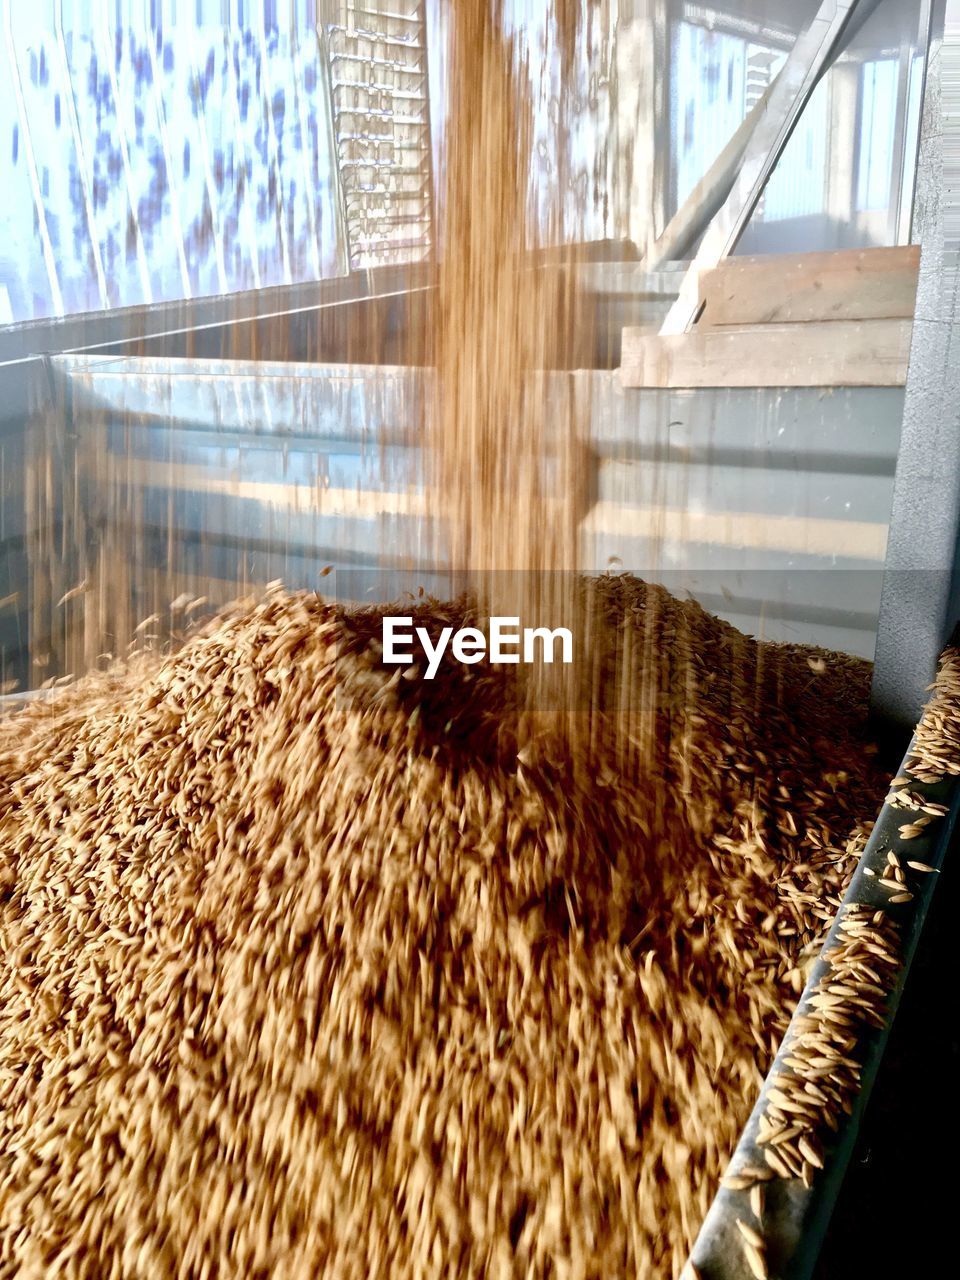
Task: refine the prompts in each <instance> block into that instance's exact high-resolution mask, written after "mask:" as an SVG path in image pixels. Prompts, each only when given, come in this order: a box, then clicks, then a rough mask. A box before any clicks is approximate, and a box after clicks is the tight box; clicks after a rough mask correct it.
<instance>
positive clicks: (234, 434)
mask: <svg viewBox="0 0 960 1280" xmlns="http://www.w3.org/2000/svg"><path fill="white" fill-rule="evenodd" d="M51 371H52V374H53V377H54V382H55V384H56V386H57V388H58V396H59V398H60V401H61V408H62V412H61V413H60V414H57V415H54V417H53V419H52V424H51V429H52V430H53V431H54V433H55V439H48V441H47V442H46V443H45V444H44V448H43V452H44V454H45V455H46V454H49V453H53V452H56V451H61V452H63V451H65V452H63V456H64V458H65V460H66V461H67V468H66V469H67V470H68V471H69V472H70V474H75V475H76V477H77V488H76V490H75V491H74V492H73V494H72V496H69V495H66V496H65V498H64V502H65V509H68V510H69V512H70V513H71V514H70V517H69V518H70V522H71V527H70V535H69V537H68V538H66V539H61V541H60V544H59V545H60V546H61V547H62V548H64V550H63V551H62V552H58V550H57V547H55V546H53V545H52V543H51V544H50V545H49V546H48V547H47V548H46V549H44V551H43V558H44V559H46V558H48V557H51V556H52V558H53V559H54V560H56V559H57V556H58V555H59V556H60V559H59V562H58V563H57V567H56V574H57V582H56V585H55V587H54V588H53V590H51V591H49V592H48V598H49V600H50V602H51V603H52V604H53V605H54V608H53V609H52V610H51V611H50V612H49V613H48V614H47V615H46V616H45V617H44V616H41V614H40V613H35V615H34V617H33V620H32V625H33V627H34V633H35V634H34V639H35V641H36V642H37V643H38V644H39V642H40V641H41V639H42V638H43V635H44V632H46V633H47V635H48V637H49V639H50V645H51V648H52V649H53V650H54V651H55V652H56V654H57V656H56V662H55V665H56V666H57V668H58V670H59V669H63V670H64V671H72V670H74V668H75V667H76V665H78V664H79V663H81V662H89V661H90V660H91V659H92V658H95V656H96V652H99V650H100V648H111V646H113V647H112V648H111V651H116V646H118V645H120V644H122V643H125V642H126V641H127V639H128V638H129V637H130V635H131V634H132V632H133V629H134V627H135V625H136V623H137V622H138V621H139V620H140V619H142V618H145V617H148V616H150V615H151V614H154V613H156V612H158V611H159V612H160V614H161V619H160V621H159V622H157V623H156V624H155V629H156V628H157V627H162V626H165V625H167V622H168V620H169V619H168V614H167V613H166V609H167V606H168V605H169V603H170V601H171V600H172V599H174V598H175V597H177V596H179V595H182V594H183V593H184V592H187V593H192V594H193V595H195V596H196V595H206V596H209V597H210V599H211V601H213V602H223V601H226V600H228V599H230V598H232V597H234V596H236V595H237V594H240V593H242V592H244V591H247V590H249V589H251V588H255V587H257V586H261V585H263V584H265V583H266V582H268V581H271V580H272V579H275V578H282V579H284V581H285V582H287V584H288V585H290V586H292V587H310V588H317V587H322V586H328V587H329V585H330V584H329V582H326V583H325V582H324V580H323V579H322V578H321V570H322V569H323V568H324V567H325V566H326V565H330V564H333V565H335V566H337V567H339V568H363V569H380V570H390V571H393V576H392V577H388V578H384V579H383V588H382V589H383V590H384V591H388V590H389V589H390V587H391V586H396V584H398V583H400V582H401V581H403V582H406V583H409V585H411V586H412V585H416V583H417V582H423V583H425V584H426V585H427V587H428V588H429V587H430V586H431V585H438V589H439V584H441V582H442V578H440V577H437V576H436V575H437V574H442V573H443V571H444V570H445V569H446V568H447V566H446V564H445V561H444V556H443V552H442V547H441V549H440V550H439V551H437V552H435V551H433V550H432V548H433V547H434V546H435V545H436V544H435V541H434V533H435V530H434V529H433V528H432V525H431V521H430V518H429V512H428V510H427V508H426V504H425V501H424V497H423V471H424V459H423V455H422V452H421V448H420V440H421V436H422V427H423V404H424V393H425V382H426V377H427V375H426V374H425V373H424V372H423V371H422V370H416V369H409V368H401V367H394V368H391V367H389V366H382V365H381V366H367V367H361V366H356V365H326V366H316V365H312V366H309V367H307V366H299V367H291V366H290V365H285V364H270V363H264V362H258V363H255V364H254V363H246V362H242V361H193V360H185V359H169V358H146V359H144V358H139V359H112V358H108V357H84V356H64V357H58V358H56V359H54V360H53V361H52V362H51ZM548 393H549V394H550V395H551V396H553V397H555V398H556V400H557V404H558V411H559V407H560V402H561V401H568V400H569V398H570V397H574V398H575V400H576V402H577V412H578V420H579V421H580V422H581V423H583V424H585V426H584V430H585V432H586V434H587V435H588V438H589V442H590V446H591V449H592V453H593V456H594V463H595V465H594V474H593V476H592V478H591V480H590V483H589V486H588V487H589V489H590V496H591V499H592V506H591V508H590V510H589V513H588V515H587V517H586V519H585V521H584V524H583V562H584V566H585V567H586V568H587V569H588V570H597V571H601V570H604V569H609V568H614V569H619V568H623V569H627V570H631V571H636V572H639V573H641V574H643V575H644V576H647V577H653V578H658V579H659V580H661V581H663V582H664V583H665V584H666V585H667V586H669V587H670V588H671V589H673V590H674V591H678V592H682V591H689V592H691V593H692V594H693V595H695V596H696V597H697V598H699V599H700V600H701V601H702V602H703V603H704V604H705V605H706V607H708V608H710V609H711V610H712V611H714V612H716V613H718V614H720V615H722V616H725V617H727V618H728V619H729V620H731V621H733V622H734V623H735V624H736V625H738V626H740V627H742V628H743V629H744V630H747V631H750V632H753V633H759V634H763V635H765V636H766V637H767V638H772V639H778V640H788V641H798V642H808V643H819V644H822V645H824V646H829V647H837V648H842V649H846V650H848V651H850V652H854V653H859V654H861V655H863V656H865V657H870V656H872V654H873V649H874V644H875V639H876V621H877V613H878V609H879V600H880V588H881V579H882V570H883V561H884V554H885V545H886V534H887V522H888V519H889V511H890V502H891V493H892V482H893V472H894V467H895V462H896V454H897V446H898V440H899V431H900V419H901V413H902V399H903V398H902V392H900V391H899V390H897V389H889V388H885V389H880V388H877V389H872V388H844V389H835V390H820V389H809V388H807V389H783V390H773V391H770V390H710V391H653V390H651V391H640V392H637V391H629V392H624V391H623V390H622V389H621V388H620V386H619V381H618V378H617V375H616V374H615V373H610V372H606V371H592V372H580V373H562V372H561V373H555V374H552V375H548ZM558 416H559V412H558ZM587 424H588V425H587ZM123 563H127V564H128V565H129V569H128V571H126V572H120V571H119V569H118V565H122V564H123ZM401 569H403V570H406V571H407V575H408V576H407V577H406V578H405V579H404V578H401V577H398V576H397V574H396V571H398V570H401ZM84 580H85V581H86V582H87V588H86V590H85V591H84V592H82V593H78V595H77V596H76V597H75V598H73V599H72V600H71V601H69V602H68V603H67V604H66V605H65V606H63V607H62V609H61V610H59V611H58V610H57V609H56V607H55V604H56V600H57V599H58V598H59V595H60V594H63V593H65V592H66V591H67V590H69V589H70V588H72V587H73V586H74V585H76V584H77V583H80V582H82V581H84ZM111 627H112V628H114V631H113V632H112V633H111V635H110V636H109V643H107V640H108V637H106V636H105V635H104V632H109V631H110V629H111ZM98 646H99V648H98Z"/></svg>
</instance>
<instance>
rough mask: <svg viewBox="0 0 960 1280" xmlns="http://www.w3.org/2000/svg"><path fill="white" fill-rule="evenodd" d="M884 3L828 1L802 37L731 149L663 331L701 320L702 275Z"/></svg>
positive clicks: (738, 228) (735, 235)
mask: <svg viewBox="0 0 960 1280" xmlns="http://www.w3.org/2000/svg"><path fill="white" fill-rule="evenodd" d="M879 2H880V0H822V3H821V5H820V8H819V9H818V11H817V13H816V16H815V17H814V18H813V20H812V21H811V23H810V25H809V26H808V27H807V29H806V30H805V31H804V32H803V33H802V34H801V35H800V36H799V37H798V38H797V42H796V44H795V45H794V46H793V48H792V49H791V51H790V53H789V55H788V57H787V61H786V62H785V63H784V65H783V68H782V69H781V71H780V74H779V75H778V76H777V78H776V80H775V81H774V82H773V84H772V85H771V86H770V89H769V94H768V96H767V97H766V100H765V101H764V102H763V106H762V107H761V109H760V111H759V113H758V115H757V119H756V123H755V124H754V126H753V129H752V131H751V133H750V136H749V139H748V140H747V141H746V145H745V146H743V149H742V151H741V150H740V146H739V145H738V146H735V147H732V148H728V152H729V154H728V156H727V159H726V162H725V168H726V170H727V172H726V174H725V175H724V177H725V178H726V177H729V179H730V182H731V189H730V191H729V194H728V195H727V197H726V199H725V200H724V202H723V204H722V205H721V207H720V209H719V210H718V212H717V213H716V215H715V217H714V218H713V221H712V222H711V223H710V226H709V227H708V228H707V232H706V234H705V236H704V238H703V241H702V242H701V244H700V248H699V249H698V251H697V254H696V257H695V258H694V260H693V261H692V262H691V264H690V267H689V269H688V271H687V273H686V275H685V277H684V280H683V284H682V286H681V289H680V296H679V298H678V299H677V301H676V302H675V303H674V305H673V306H672V307H671V308H670V311H669V313H668V314H667V317H666V319H665V320H664V322H663V325H662V326H661V329H660V332H661V334H664V335H668V334H680V333H686V332H687V330H688V329H689V328H690V326H691V325H692V324H693V323H694V321H695V320H696V319H697V315H698V313H699V309H700V274H701V273H702V272H703V271H707V270H709V269H711V268H712V267H715V266H717V265H718V264H719V263H720V262H721V261H722V260H723V259H724V258H725V257H726V256H727V255H728V254H729V253H731V252H732V251H733V249H734V248H735V247H736V244H737V241H738V240H739V239H740V236H741V235H742V234H743V231H744V228H745V227H746V225H747V223H748V222H749V220H750V216H751V214H752V213H753V211H754V209H755V208H756V207H757V202H758V201H759V200H760V197H761V196H762V195H763V191H764V188H765V187H766V185H767V182H768V180H769V178H770V175H771V174H772V173H773V170H774V169H775V168H776V165H777V161H778V160H779V159H780V156H781V155H782V154H783V149H784V147H785V146H786V145H787V143H788V142H789V140H790V136H791V134H792V133H793V130H794V128H795V127H796V125H797V122H798V120H799V119H800V116H801V115H802V113H803V110H804V108H805V107H806V105H807V103H808V102H809V100H810V96H811V94H812V93H813V90H814V89H815V88H816V86H817V83H818V81H819V79H820V77H821V75H822V74H823V73H824V71H826V70H827V68H828V67H829V66H830V64H831V62H832V61H833V60H834V59H835V58H836V56H837V54H838V53H839V52H840V51H841V49H842V48H843V47H844V45H845V43H846V41H847V40H849V39H850V38H851V37H852V35H853V34H854V33H855V31H857V30H859V28H860V27H861V26H862V24H863V22H864V21H865V20H866V18H867V16H869V14H870V13H871V12H872V11H873V10H874V9H875V8H876V6H877V4H878V3H879ZM762 101H763V100H762ZM738 164H739V168H738V167H737V166H738Z"/></svg>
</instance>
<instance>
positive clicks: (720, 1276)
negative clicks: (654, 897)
mask: <svg viewBox="0 0 960 1280" xmlns="http://www.w3.org/2000/svg"><path fill="white" fill-rule="evenodd" d="M914 741H915V740H911V743H910V746H909V748H908V749H907V753H906V755H905V757H904V761H903V764H902V765H901V768H900V774H901V775H903V774H906V773H907V771H908V763H909V761H910V759H911V756H912V753H913V747H914ZM909 790H910V791H911V792H913V793H917V794H919V795H920V796H922V797H923V798H924V799H925V800H927V801H930V802H933V803H936V804H942V805H946V806H947V807H948V809H947V814H946V816H945V817H944V818H943V819H941V820H940V821H938V822H935V823H934V824H933V825H932V826H928V827H926V828H925V829H924V833H923V834H921V835H920V836H919V837H917V838H915V839H910V840H904V839H903V838H902V837H901V835H900V830H901V828H902V827H903V826H904V825H905V824H906V823H907V822H908V821H909V816H908V815H907V814H906V813H905V810H904V809H903V808H898V807H894V806H893V805H891V804H890V803H889V802H888V803H885V804H884V806H883V808H882V809H881V811H880V815H879V817H878V819H877V822H876V825H875V827H874V829H873V833H872V835H871V837H870V841H869V843H868V844H867V847H866V849H865V850H864V852H863V854H862V856H861V858H860V861H859V863H858V865H857V869H856V871H855V872H854V876H853V879H852V881H851V883H850V887H849V889H848V890H847V894H846V897H845V898H844V900H843V906H842V907H841V910H840V912H839V913H838V915H837V919H836V920H835V922H834V924H833V927H832V928H831V930H830V932H829V934H828V935H827V939H826V942H825V943H824V947H823V951H822V952H821V958H820V960H819V961H818V963H817V964H816V966H815V967H814V970H813V972H812V973H811V975H810V977H809V979H808V981H807V984H806V986H805V988H804V991H803V994H802V996H801V997H800V1002H799V1004H798V1005H797V1009H796V1012H795V1013H794V1016H793V1020H792V1021H791V1024H790V1028H789V1029H788V1031H787V1034H786V1036H785V1037H784V1040H783V1043H782V1045H781V1047H780V1050H779V1052H778V1053H777V1057H776V1059H775V1061H774V1064H773V1066H772V1067H771V1069H770V1073H769V1074H768V1076H767V1079H766V1081H765V1083H764V1086H763V1089H762V1090H761V1093H760V1097H759V1098H758V1099H757V1103H756V1105H755V1106H754V1108H753V1111H752V1113H751V1115H750V1119H749V1120H748V1121H747V1124H746V1127H745V1128H744V1130H743V1133H742V1135H741V1138H740V1141H739V1143H738V1144H737V1148H736V1151H735V1152H734V1154H733V1157H732V1159H731V1160H730V1164H729V1166H728V1169H727V1174H728V1175H731V1174H732V1175H736V1174H737V1173H738V1172H740V1171H741V1170H743V1169H751V1168H756V1167H758V1166H759V1167H760V1168H763V1167H765V1162H764V1154H763V1147H762V1146H760V1145H759V1144H758V1142H757V1139H758V1135H759V1127H760V1117H761V1116H762V1115H764V1113H765V1111H766V1108H767V1104H768V1101H769V1094H770V1090H771V1088H775V1086H774V1085H773V1084H772V1081H773V1080H774V1077H775V1076H776V1074H777V1073H778V1071H780V1070H781V1069H782V1070H784V1071H787V1072H789V1068H787V1067H784V1064H783V1059H784V1057H789V1056H790V1049H791V1046H790V1040H791V1032H792V1030H793V1028H794V1026H795V1024H796V1023H797V1021H798V1019H800V1018H802V1017H804V1016H805V1015H806V1014H807V1013H809V1012H810V1011H811V999H812V998H813V997H814V988H815V987H816V985H817V983H818V982H819V981H820V980H821V979H822V978H823V977H824V976H825V975H826V974H827V973H828V972H829V963H828V961H825V960H824V958H823V957H824V956H825V955H827V954H828V953H829V952H830V951H831V950H832V949H834V948H835V947H836V946H837V944H838V942H839V938H838V932H839V929H840V925H841V922H842V920H843V916H844V913H845V911H846V909H847V908H848V907H851V906H864V907H867V908H869V909H870V910H871V911H881V910H882V911H884V912H885V913H888V914H889V916H890V918H891V919H892V920H893V921H894V922H895V923H896V924H897V926H898V928H899V931H900V958H901V964H900V968H899V971H898V973H897V975H896V981H895V985H894V988H893V990H892V992H891V994H890V996H889V998H888V1000H887V1003H886V1018H885V1022H884V1025H883V1027H882V1029H880V1030H877V1031H876V1032H872V1033H870V1034H868V1035H867V1036H865V1037H864V1038H863V1039H862V1040H861V1042H860V1046H859V1052H858V1057H859V1059H860V1064H861V1083H860V1091H859V1093H858V1095H857V1097H856V1100H855V1102H854V1105H853V1110H852V1113H851V1114H850V1115H849V1116H845V1117H843V1118H842V1121H841V1123H840V1127H839V1129H838V1131H837V1133H836V1135H835V1138H834V1142H833V1145H832V1148H831V1149H830V1150H828V1151H827V1153H826V1159H825V1162H824V1168H823V1169H822V1170H819V1171H818V1172H817V1174H816V1176H815V1177H814V1179H813V1183H812V1185H811V1186H810V1187H809V1188H807V1187H805V1186H804V1184H803V1183H802V1182H801V1181H800V1180H799V1179H791V1180H789V1181H788V1180H786V1179H781V1178H779V1177H777V1178H773V1179H771V1180H770V1181H769V1182H766V1183H765V1184H764V1186H765V1190H766V1202H765V1207H764V1211H763V1224H762V1234H763V1237H764V1241H765V1252H766V1260H767V1264H768V1267H769V1270H770V1274H771V1275H772V1276H776V1277H777V1278H778V1280H809V1277H810V1276H811V1275H812V1273H813V1269H814V1266H815V1265H816V1261H817V1255H818V1254H819V1251H820V1246H821V1245H822V1243H823V1238H824V1235H825V1233H826V1229H827V1226H828V1225H829V1222H830V1215H831V1212H832V1210H833V1205H834V1202H835V1200H836V1197H837V1193H838V1191H839V1189H840V1184H841V1182H842V1181H843V1177H844V1174H845V1172H846V1169H847V1165H848V1164H849V1161H850V1157H851V1155H852V1154H853V1149H854V1144H855V1142H856V1137H857V1133H858V1131H859V1128H860V1122H861V1119H862V1117H863V1114H864V1111H865V1109H866V1105H867V1102H868V1099H869V1096H870V1090H871V1088H872V1086H873V1082H874V1080H875V1078H876V1075H877V1070H878V1068H879V1065H880V1060H881V1058H882V1056H883V1052H884V1048H885V1046H886V1043H887V1039H888V1037H889V1034H890V1028H891V1025H892V1022H893V1017H894V1014H895V1013H896V1009H897V1005H898V1004H899V1001H900V996H901V994H902V992H903V987H904V984H905V981H906V978H907V974H908V971H909V968H910V963H911V961H912V959H913V956H914V953H915V951H916V948H917V943H918V941H919V937H920V931H921V929H922V927H923V922H924V920H925V918H926V915H927V911H928V909H929V906H930V901H931V898H932V897H933V893H934V890H935V888H936V881H937V878H938V877H937V874H935V873H934V874H929V873H921V872H913V871H909V872H908V877H909V879H908V885H909V891H910V893H912V895H913V896H912V900H911V901H908V902H898V903H896V904H893V905H891V903H890V901H889V899H890V893H889V892H888V891H887V890H886V889H885V888H884V887H883V886H882V885H880V884H879V881H880V880H881V879H882V878H883V877H884V875H885V873H887V874H889V869H888V862H887V854H888V851H893V852H894V853H895V854H897V855H898V857H899V858H900V861H901V864H902V865H903V866H904V867H906V866H907V864H908V861H914V862H918V863H923V864H926V865H928V866H930V867H932V868H934V869H935V872H939V870H940V868H941V867H942V865H943V861H944V858H945V856H946V853H947V850H948V848H949V846H950V843H951V840H952V837H953V833H954V830H955V827H956V822H957V817H958V814H960V779H958V778H956V777H951V778H948V779H947V780H945V781H942V782H938V783H922V782H917V781H915V780H913V779H911V781H910V783H909ZM738 1219H739V1220H741V1221H743V1222H745V1223H748V1224H755V1223H756V1219H755V1217H754V1215H753V1213H752V1211H751V1206H750V1198H749V1191H748V1190H747V1189H743V1190H732V1189H727V1188H724V1187H721V1189H720V1190H719V1191H718V1193H717V1195H716V1198H715V1199H714V1201H713V1204H712V1205H711V1207H710V1210H709V1212H708V1213H707V1216H706V1218H705V1219H704V1222H703V1225H702V1227H701V1228H700V1234H699V1235H698V1236H697V1239H696V1242H695V1243H694V1246H693V1249H692V1250H691V1254H690V1258H691V1261H692V1262H693V1264H694V1266H695V1267H696V1268H697V1272H698V1273H699V1275H700V1277H701V1280H754V1277H755V1272H753V1271H751V1269H750V1266H749V1263H748V1260H747V1257H746V1254H745V1251H744V1247H743V1244H744V1242H743V1237H742V1235H741V1233H740V1230H739V1229H738V1227H737V1220H738Z"/></svg>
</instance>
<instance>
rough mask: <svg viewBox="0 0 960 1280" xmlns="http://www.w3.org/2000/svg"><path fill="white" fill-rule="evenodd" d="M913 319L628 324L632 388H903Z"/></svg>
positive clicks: (626, 365)
mask: <svg viewBox="0 0 960 1280" xmlns="http://www.w3.org/2000/svg"><path fill="white" fill-rule="evenodd" d="M912 329H913V324H912V322H911V321H910V320H866V321H863V320H849V321H846V320H841V321H834V322H827V323H818V322H815V321H814V322H811V323H810V324H763V325H751V326H748V327H744V328H723V329H700V328H697V329H695V330H693V332H691V333H683V334H672V335H667V336H664V335H660V334H648V333H645V332H644V331H643V330H641V329H624V331H623V356H622V367H621V369H620V380H621V383H622V385H623V386H625V387H900V386H903V384H904V382H905V381H906V376H907V360H908V357H909V354H910V335H911V331H912Z"/></svg>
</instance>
